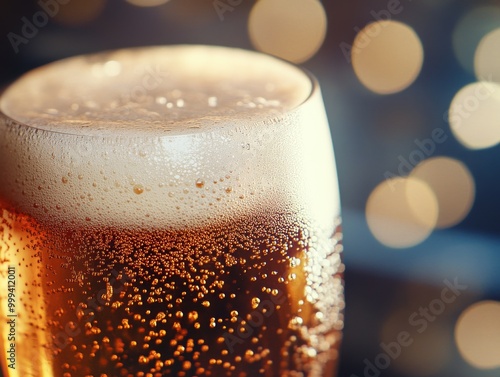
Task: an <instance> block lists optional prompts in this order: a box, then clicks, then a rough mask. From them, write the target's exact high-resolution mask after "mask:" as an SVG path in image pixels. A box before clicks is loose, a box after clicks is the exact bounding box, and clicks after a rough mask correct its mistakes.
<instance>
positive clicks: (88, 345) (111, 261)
mask: <svg viewBox="0 0 500 377" xmlns="http://www.w3.org/2000/svg"><path fill="white" fill-rule="evenodd" d="M131 215H133V214H131ZM47 216H50V214H47ZM0 251H1V254H2V258H3V260H4V262H3V267H2V272H5V271H6V269H7V265H16V268H17V270H16V271H17V273H18V276H17V287H18V290H17V308H16V309H17V312H18V313H19V314H20V316H19V318H18V319H17V321H18V322H17V338H16V344H17V365H16V370H12V369H9V373H11V374H9V376H26V377H28V376H37V377H45V376H49V377H52V376H54V377H55V376H57V377H59V376H63V377H84V376H85V377H90V376H94V377H115V376H116V377H118V376H127V377H129V376H130V377H149V376H151V377H159V376H217V377H218V376H249V377H253V376H269V377H271V376H272V377H277V376H332V375H333V372H332V371H333V370H334V365H335V363H336V359H337V350H338V347H339V344H340V338H341V334H340V330H341V328H342V324H343V318H342V314H341V312H342V309H343V287H342V271H343V266H342V264H341V259H340V252H341V234H340V226H339V224H337V228H336V231H335V233H334V234H326V233H324V232H321V231H320V230H318V229H317V228H315V226H314V224H311V223H308V222H307V221H305V220H302V219H301V217H300V216H298V215H297V214H294V213H284V212H273V211H268V212H267V213H264V214H262V215H260V216H253V217H248V218H243V219H240V220H238V221H233V222H230V223H219V224H214V225H212V226H206V227H197V228H186V229H182V230H179V229H175V230H169V229H156V230H139V229H134V228H130V229H123V228H122V229H118V228H112V227H109V228H93V227H88V228H85V227H80V226H79V227H67V228H63V227H62V228H57V229H56V228H47V227H44V226H42V225H40V224H37V223H35V222H34V221H33V220H31V219H29V218H27V217H25V216H22V215H17V214H14V213H11V212H7V211H6V210H4V211H3V224H2V229H1V231H0ZM5 259H8V260H9V261H6V260H5ZM1 284H2V286H5V287H6V286H7V283H6V280H5V278H4V276H3V277H2V281H1ZM4 307H5V303H2V310H3V309H4ZM2 332H3V333H5V329H2ZM4 335H5V334H2V336H4Z"/></svg>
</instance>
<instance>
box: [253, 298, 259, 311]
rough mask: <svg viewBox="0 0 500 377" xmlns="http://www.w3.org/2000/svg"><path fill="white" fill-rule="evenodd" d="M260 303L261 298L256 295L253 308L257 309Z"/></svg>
mask: <svg viewBox="0 0 500 377" xmlns="http://www.w3.org/2000/svg"><path fill="white" fill-rule="evenodd" d="M259 304H260V298H258V297H254V298H252V309H257V308H258V307H259Z"/></svg>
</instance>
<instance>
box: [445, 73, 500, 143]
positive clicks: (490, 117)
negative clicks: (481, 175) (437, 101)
mask: <svg viewBox="0 0 500 377" xmlns="http://www.w3.org/2000/svg"><path fill="white" fill-rule="evenodd" d="M449 121H450V127H451V130H452V132H453V134H454V136H455V137H456V138H457V140H458V141H459V142H460V143H462V144H463V145H464V146H466V147H467V148H470V149H482V148H489V147H492V146H494V145H496V144H498V142H499V141H500V85H499V84H496V83H492V82H487V81H478V82H475V83H472V84H469V85H467V86H465V87H463V88H462V89H460V90H459V91H458V93H457V94H456V95H455V97H454V98H453V100H452V102H451V105H450V110H449Z"/></svg>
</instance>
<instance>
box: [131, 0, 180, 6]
mask: <svg viewBox="0 0 500 377" xmlns="http://www.w3.org/2000/svg"><path fill="white" fill-rule="evenodd" d="M126 1H127V3H130V4H132V5H135V6H138V7H157V6H159V5H163V4H166V3H168V2H169V1H170V0H126Z"/></svg>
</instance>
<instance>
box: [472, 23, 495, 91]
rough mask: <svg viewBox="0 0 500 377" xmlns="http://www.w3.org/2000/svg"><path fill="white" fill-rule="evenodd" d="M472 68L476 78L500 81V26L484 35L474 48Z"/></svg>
mask: <svg viewBox="0 0 500 377" xmlns="http://www.w3.org/2000/svg"><path fill="white" fill-rule="evenodd" d="M474 70H475V72H476V77H477V79H478V80H484V81H495V82H499V83H500V28H499V29H495V30H493V31H492V32H490V33H489V34H487V35H485V36H484V37H483V39H481V42H479V46H478V47H477V49H476V54H475V56H474Z"/></svg>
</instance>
